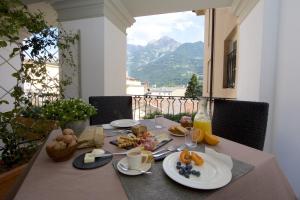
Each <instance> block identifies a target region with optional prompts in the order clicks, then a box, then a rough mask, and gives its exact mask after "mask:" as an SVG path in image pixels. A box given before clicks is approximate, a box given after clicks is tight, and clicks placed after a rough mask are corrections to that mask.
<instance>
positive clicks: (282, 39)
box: [238, 0, 300, 197]
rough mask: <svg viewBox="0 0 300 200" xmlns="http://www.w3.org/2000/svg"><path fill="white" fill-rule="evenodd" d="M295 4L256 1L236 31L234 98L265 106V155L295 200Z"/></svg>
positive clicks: (299, 30) (298, 29)
mask: <svg viewBox="0 0 300 200" xmlns="http://www.w3.org/2000/svg"><path fill="white" fill-rule="evenodd" d="M299 7H300V2H299V1H294V0H286V1H278V0H260V1H259V3H258V4H257V5H256V7H255V8H254V9H253V10H252V12H251V13H250V15H249V16H247V18H245V20H244V21H243V22H242V23H241V26H240V27H241V28H240V70H239V82H238V98H239V99H244V100H254V101H255V100H257V101H266V102H268V103H269V104H270V110H269V123H268V132H267V137H266V143H265V150H266V151H270V152H272V153H274V154H275V156H276V158H277V160H278V162H279V165H280V167H281V168H282V170H283V172H284V174H285V175H286V176H287V178H288V179H289V181H290V183H291V184H292V187H293V189H294V191H295V192H296V195H297V196H298V197H299V196H300V176H298V169H299V168H300V161H299V159H298V157H299V156H298V154H297V152H299V151H300V147H299V144H298V141H299V139H300V136H299V130H300V129H299V119H300V106H299V102H300V92H298V89H297V87H298V82H299V74H300V67H299V66H300V61H299V58H298V57H299V55H298V54H299V52H300V39H299V34H300V25H299V23H298V21H297V20H298V19H299V17H300V13H299V12H298V8H299Z"/></svg>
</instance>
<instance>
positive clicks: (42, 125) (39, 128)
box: [16, 106, 58, 141]
mask: <svg viewBox="0 0 300 200" xmlns="http://www.w3.org/2000/svg"><path fill="white" fill-rule="evenodd" d="M42 110H43V107H39V106H27V107H25V108H23V109H22V110H21V113H20V115H19V116H17V117H16V121H17V122H18V123H19V124H21V125H23V127H25V130H24V128H21V129H19V131H18V134H19V136H20V137H21V138H22V139H24V140H29V141H30V140H43V139H44V138H46V137H47V135H48V134H49V133H50V132H51V131H52V130H53V129H55V128H57V127H58V122H57V121H55V120H48V119H46V118H45V116H44V115H43V111H42Z"/></svg>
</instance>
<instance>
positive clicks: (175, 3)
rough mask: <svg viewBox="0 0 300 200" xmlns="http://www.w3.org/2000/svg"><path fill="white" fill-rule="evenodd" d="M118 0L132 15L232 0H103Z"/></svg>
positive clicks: (219, 4) (60, 0) (224, 3)
mask: <svg viewBox="0 0 300 200" xmlns="http://www.w3.org/2000/svg"><path fill="white" fill-rule="evenodd" d="M22 1H23V2H24V3H26V4H30V3H36V2H41V1H44V2H47V3H50V4H54V3H56V4H57V3H63V2H66V3H67V2H68V3H69V4H70V3H74V4H77V3H79V2H81V1H82V3H88V2H102V1H103V0H22ZM105 1H119V2H121V3H122V4H123V5H124V7H125V8H126V9H127V10H128V11H129V13H130V15H131V16H133V17H137V16H145V15H154V14H163V13H171V12H181V11H190V10H196V9H203V8H218V7H227V6H231V5H232V2H233V0H105Z"/></svg>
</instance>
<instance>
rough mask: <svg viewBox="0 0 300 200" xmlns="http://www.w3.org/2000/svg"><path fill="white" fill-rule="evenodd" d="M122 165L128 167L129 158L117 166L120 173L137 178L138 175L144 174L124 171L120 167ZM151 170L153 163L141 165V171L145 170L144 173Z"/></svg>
mask: <svg viewBox="0 0 300 200" xmlns="http://www.w3.org/2000/svg"><path fill="white" fill-rule="evenodd" d="M120 163H122V164H123V165H124V166H126V167H128V162H127V158H126V157H125V158H122V159H121V160H120V161H119V162H118V164H117V169H118V170H119V172H121V173H123V174H126V175H129V176H136V175H140V174H142V172H140V171H137V170H128V171H125V170H123V169H122V168H121V167H120ZM150 168H151V163H143V164H142V165H141V169H140V170H143V171H148V170H149V169H150Z"/></svg>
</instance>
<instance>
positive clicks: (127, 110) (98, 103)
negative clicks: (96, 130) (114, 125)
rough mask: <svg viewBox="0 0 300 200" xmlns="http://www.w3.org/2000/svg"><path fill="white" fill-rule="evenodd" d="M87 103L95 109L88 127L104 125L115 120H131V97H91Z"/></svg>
mask: <svg viewBox="0 0 300 200" xmlns="http://www.w3.org/2000/svg"><path fill="white" fill-rule="evenodd" d="M89 103H90V104H91V105H93V106H94V107H95V108H96V109H97V114H96V115H94V116H92V117H91V118H90V125H98V124H106V123H110V122H111V121H113V120H117V119H132V97H131V96H92V97H90V98H89Z"/></svg>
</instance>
